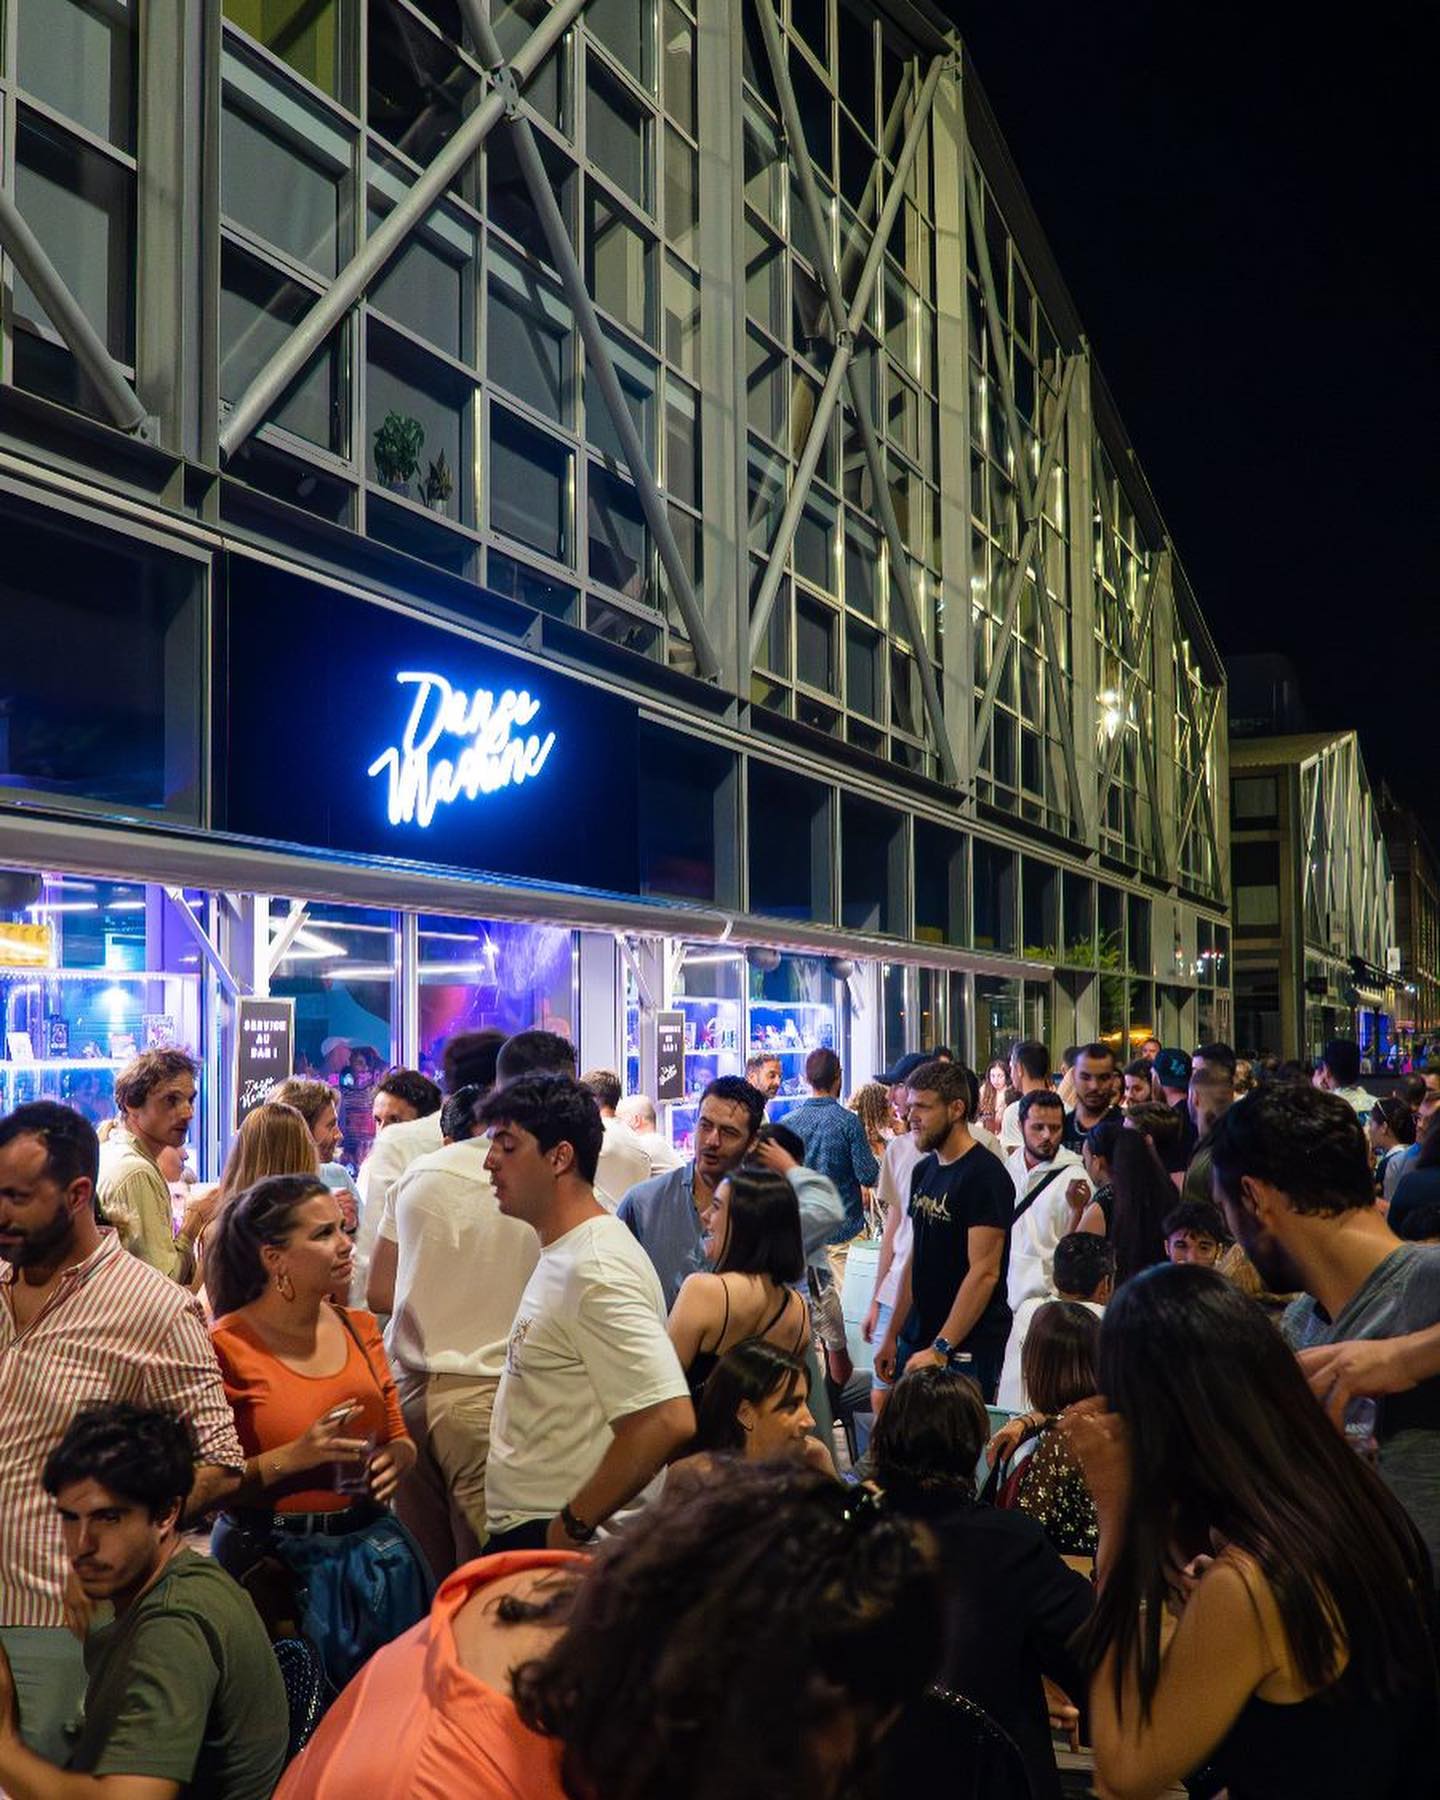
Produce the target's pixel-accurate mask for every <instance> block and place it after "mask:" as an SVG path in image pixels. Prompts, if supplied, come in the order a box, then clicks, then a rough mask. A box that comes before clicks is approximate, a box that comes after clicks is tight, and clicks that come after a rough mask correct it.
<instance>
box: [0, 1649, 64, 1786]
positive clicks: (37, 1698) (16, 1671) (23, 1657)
mask: <svg viewBox="0 0 1440 1800" xmlns="http://www.w3.org/2000/svg"><path fill="white" fill-rule="evenodd" d="M0 1644H3V1645H4V1646H5V1654H6V1656H7V1657H8V1658H9V1659H10V1673H11V1674H12V1675H13V1676H14V1678H15V1697H16V1701H17V1703H18V1705H19V1709H20V1736H21V1737H22V1738H23V1739H24V1740H25V1742H26V1744H27V1745H28V1746H29V1747H30V1749H32V1750H33V1751H34V1752H35V1754H36V1755H37V1756H43V1757H44V1758H45V1760H46V1761H47V1762H52V1763H58V1764H59V1765H60V1767H61V1768H64V1766H65V1764H66V1763H67V1762H68V1761H69V1760H70V1752H71V1750H73V1749H74V1747H75V1745H74V1738H73V1735H72V1734H73V1731H74V1728H75V1727H76V1726H77V1725H78V1724H79V1721H80V1712H81V1708H82V1707H83V1705H84V1701H85V1653H84V1650H83V1649H82V1647H81V1644H80V1640H79V1638H77V1637H76V1636H75V1635H74V1634H73V1633H72V1632H70V1631H67V1630H66V1629H65V1627H64V1626H63V1625H62V1626H56V1627H50V1626H41V1625H0Z"/></svg>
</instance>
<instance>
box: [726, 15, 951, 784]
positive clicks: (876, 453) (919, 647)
mask: <svg viewBox="0 0 1440 1800" xmlns="http://www.w3.org/2000/svg"><path fill="white" fill-rule="evenodd" d="M756 11H757V12H758V13H759V15H760V25H761V30H762V31H763V33H764V36H765V50H766V54H767V55H768V57H769V59H770V72H771V74H772V76H773V77H774V80H775V87H776V90H777V92H778V93H779V96H780V110H781V113H782V115H783V116H784V120H785V132H786V136H787V137H788V138H789V139H790V155H791V161H792V163H793V164H794V167H795V171H796V173H797V174H798V175H799V177H800V197H801V200H802V201H803V202H804V206H805V210H806V212H808V213H809V215H810V227H811V230H812V231H813V232H814V233H815V241H816V244H817V245H818V247H819V254H818V255H817V257H816V265H817V267H818V270H819V274H820V280H821V283H822V284H823V286H824V289H825V300H826V304H827V305H828V306H829V308H830V317H831V320H832V322H833V324H834V326H835V335H836V339H837V342H838V341H839V340H840V339H841V338H842V337H843V336H844V335H845V334H847V333H849V334H850V336H851V339H852V342H853V338H854V332H853V331H852V330H851V327H850V323H849V319H850V315H849V312H848V311H847V309H846V305H845V295H844V293H843V291H842V289H841V286H840V275H839V272H838V270H837V269H836V267H835V262H834V259H833V257H832V256H831V255H830V252H829V248H828V246H827V244H826V218H825V203H824V201H823V200H822V199H821V198H820V189H819V185H818V184H817V182H816V180H815V169H814V165H813V164H812V162H811V160H810V152H809V150H808V148H807V146H806V143H805V138H804V129H803V125H802V123H801V119H800V108H799V105H798V103H797V102H796V99H795V90H794V87H793V86H792V84H791V81H790V70H789V67H788V65H787V64H786V61H785V48H784V44H783V43H782V41H781V37H780V24H779V21H778V20H777V19H776V17H775V10H774V7H773V6H772V4H771V0H756ZM943 67H944V58H943V57H938V56H937V57H936V58H935V59H934V60H933V61H932V63H931V64H930V67H929V69H928V70H927V71H926V75H925V81H924V85H923V86H922V87H921V89H920V94H919V98H918V100H917V102H916V107H915V113H914V116H913V117H912V119H911V121H910V131H909V135H908V137H907V139H906V142H905V149H904V151H902V153H901V162H900V164H899V165H898V166H897V168H896V171H895V181H894V183H893V184H892V187H891V190H890V194H887V196H886V200H887V203H888V202H889V200H890V197H891V195H899V196H901V197H903V191H904V186H905V181H906V179H907V177H908V174H909V168H910V164H911V162H913V160H914V156H915V151H916V149H917V148H918V145H919V141H920V138H921V137H922V135H923V133H924V129H925V122H926V120H927V119H928V118H929V115H930V108H931V106H932V104H933V103H934V99H935V90H936V88H937V87H938V86H939V84H940V74H941V70H942V69H943ZM895 210H898V204H897V207H896V209H895ZM891 218H892V220H893V218H894V211H892V212H891ZM889 236H890V233H889V230H888V228H887V229H886V230H885V231H884V233H883V235H882V234H881V233H880V232H879V231H878V229H877V233H876V237H877V240H878V241H879V243H880V247H881V255H882V256H883V254H884V249H885V244H886V242H887V241H888V239H889ZM871 247H872V249H873V247H874V246H873V244H872V246H871ZM877 267H878V265H877ZM862 317H863V315H862ZM837 360H838V354H837ZM845 378H846V383H847V385H848V387H849V389H850V405H851V407H852V409H853V410H854V413H855V422H856V424H857V425H858V426H859V429H860V442H861V446H862V448H863V449H864V452H865V461H866V463H867V464H868V466H869V469H870V482H871V485H872V487H873V488H874V490H875V510H876V512H877V513H878V514H879V516H880V527H881V530H882V531H883V532H884V533H885V541H886V543H887V544H888V545H889V547H890V565H891V576H892V579H893V580H894V581H896V582H897V583H898V584H899V588H900V598H901V602H902V605H903V608H904V612H905V620H906V630H907V631H908V633H909V636H910V642H911V644H912V645H913V647H914V651H915V666H916V669H917V670H918V671H919V675H920V692H921V694H922V695H923V697H924V701H925V711H926V714H927V716H928V717H929V720H930V732H931V736H932V737H933V738H934V740H935V751H936V754H937V755H938V756H939V758H940V767H941V771H942V773H943V774H944V778H945V780H946V781H948V782H950V783H951V784H952V785H953V784H955V783H956V782H958V780H959V778H960V772H959V770H958V769H957V768H956V766H955V756H954V752H953V751H952V750H951V748H950V738H949V734H948V732H947V731H946V728H945V708H944V705H943V704H942V702H941V699H940V689H939V687H938V686H937V685H936V681H935V666H934V663H933V662H932V660H931V657H930V653H929V647H928V645H927V642H926V639H925V630H924V624H923V622H922V620H921V618H920V609H919V607H918V606H917V605H916V604H915V590H914V588H913V586H912V585H911V581H910V558H909V553H908V551H907V549H906V546H905V539H904V536H903V534H902V533H901V530H900V521H899V520H898V519H897V518H896V516H895V502H894V500H893V498H892V497H891V493H890V479H889V474H888V472H887V470H886V467H885V453H884V451H883V450H882V449H881V448H880V440H879V437H878V436H877V435H876V431H875V422H874V420H873V419H872V418H871V416H870V396H869V395H868V394H867V393H866V392H865V384H864V382H863V381H862V380H861V379H860V372H859V370H858V369H857V368H856V366H855V361H854V353H853V349H852V352H851V354H850V355H849V356H847V357H846V358H845ZM806 448H807V449H808V448H809V445H808V444H807V446H806ZM807 486H808V484H807ZM772 555H773V552H772ZM766 622H767V623H768V619H767V621H766ZM752 632H753V627H752ZM761 641H763V639H762V640H761ZM751 650H752V661H753V660H755V653H757V652H758V650H759V643H758V642H755V641H752V644H751Z"/></svg>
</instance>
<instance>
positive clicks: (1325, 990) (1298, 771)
mask: <svg viewBox="0 0 1440 1800" xmlns="http://www.w3.org/2000/svg"><path fill="white" fill-rule="evenodd" d="M1230 776H1231V781H1230V794H1231V833H1232V836H1231V866H1232V872H1233V879H1234V907H1235V912H1234V917H1235V1020H1236V1033H1237V1042H1238V1043H1239V1044H1240V1045H1241V1046H1242V1047H1243V1048H1245V1049H1246V1050H1248V1051H1272V1052H1275V1053H1277V1054H1280V1055H1285V1056H1289V1055H1294V1054H1295V1053H1296V1051H1297V1049H1298V1053H1299V1054H1300V1055H1302V1056H1306V1057H1310V1058H1315V1057H1318V1056H1319V1054H1320V1052H1321V1049H1322V1047H1323V1046H1324V1043H1325V1040H1326V1039H1327V1038H1331V1037H1353V1038H1355V1039H1356V1040H1357V1041H1358V1042H1359V1044H1360V1047H1361V1051H1362V1053H1363V1054H1365V1055H1368V1056H1370V1057H1371V1058H1372V1059H1374V1060H1376V1061H1377V1062H1378V1060H1379V1059H1380V1058H1382V1057H1383V1056H1385V1054H1386V1053H1387V1052H1388V1051H1389V1049H1390V1046H1391V1045H1392V1043H1394V1042H1395V1041H1396V1034H1397V1025H1398V1024H1400V1023H1401V1022H1402V1021H1403V1013H1402V1010H1401V997H1402V996H1401V991H1400V990H1401V986H1402V983H1401V978H1400V957H1399V951H1398V949H1397V939H1396V927H1395V884H1394V882H1393V881H1392V879H1391V874H1390V861H1389V856H1388V854H1387V851H1386V847H1385V833H1384V830H1383V828H1382V825H1381V820H1380V815H1379V812H1378V810H1377V807H1376V803H1375V798H1374V795H1373V794H1372V792H1371V789H1370V784H1369V781H1368V779H1367V778H1366V774H1365V764H1364V761H1363V759H1362V757H1361V755H1360V743H1359V739H1358V738H1357V737H1356V735H1355V733H1354V732H1353V731H1342V732H1308V733H1299V734H1293V735H1286V736H1278V737H1255V738H1249V737H1240V736H1236V737H1235V739H1234V740H1233V742H1232V744H1231V747H1230ZM1402 1035H1403V1034H1402Z"/></svg>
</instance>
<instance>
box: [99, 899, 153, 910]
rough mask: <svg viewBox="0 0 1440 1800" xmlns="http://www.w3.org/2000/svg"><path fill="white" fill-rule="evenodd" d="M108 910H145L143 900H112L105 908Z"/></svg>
mask: <svg viewBox="0 0 1440 1800" xmlns="http://www.w3.org/2000/svg"><path fill="white" fill-rule="evenodd" d="M105 910H106V912H144V910H145V902H144V901H143V900H111V901H109V902H108V904H107V905H106V908H105Z"/></svg>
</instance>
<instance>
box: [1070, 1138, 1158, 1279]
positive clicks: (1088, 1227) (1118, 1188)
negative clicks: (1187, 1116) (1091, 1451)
mask: <svg viewBox="0 0 1440 1800" xmlns="http://www.w3.org/2000/svg"><path fill="white" fill-rule="evenodd" d="M1109 1175H1110V1182H1109V1188H1108V1198H1107V1196H1106V1194H1105V1193H1104V1192H1102V1193H1101V1194H1097V1195H1096V1197H1095V1199H1094V1200H1093V1201H1092V1202H1091V1204H1090V1205H1089V1206H1088V1207H1086V1209H1085V1212H1084V1214H1083V1215H1082V1216H1081V1219H1080V1229H1081V1231H1096V1232H1100V1233H1103V1234H1104V1235H1105V1236H1106V1237H1108V1238H1109V1239H1110V1242H1111V1243H1112V1244H1113V1245H1114V1246H1115V1285H1116V1287H1119V1286H1120V1284H1121V1283H1122V1282H1124V1281H1128V1280H1129V1279H1130V1277H1131V1276H1132V1275H1136V1274H1138V1273H1139V1272H1140V1270H1141V1269H1148V1268H1149V1267H1150V1265H1151V1264H1152V1263H1157V1262H1164V1260H1165V1232H1164V1225H1165V1220H1166V1218H1167V1216H1168V1215H1169V1213H1170V1210H1171V1208H1172V1207H1173V1206H1174V1204H1175V1189H1174V1187H1173V1186H1172V1184H1171V1183H1170V1182H1169V1181H1168V1180H1167V1179H1166V1177H1165V1170H1164V1169H1163V1168H1162V1166H1161V1163H1160V1158H1159V1157H1158V1156H1157V1155H1156V1154H1155V1151H1154V1150H1153V1148H1152V1147H1151V1145H1150V1143H1149V1142H1148V1141H1147V1139H1146V1138H1145V1137H1144V1135H1143V1134H1142V1133H1141V1132H1139V1131H1134V1130H1131V1129H1130V1128H1129V1126H1128V1125H1127V1126H1126V1127H1125V1128H1124V1129H1122V1130H1121V1132H1120V1133H1119V1135H1118V1136H1117V1137H1116V1138H1114V1139H1113V1140H1112V1142H1111V1149H1110V1158H1109Z"/></svg>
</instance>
